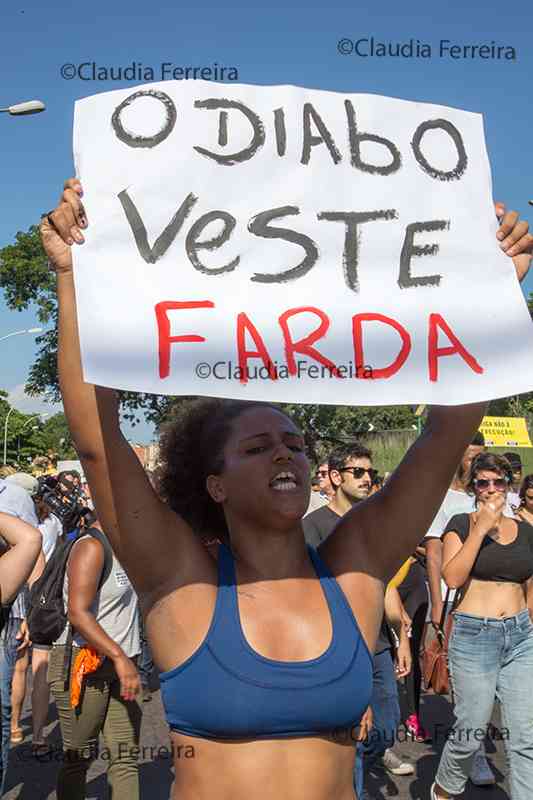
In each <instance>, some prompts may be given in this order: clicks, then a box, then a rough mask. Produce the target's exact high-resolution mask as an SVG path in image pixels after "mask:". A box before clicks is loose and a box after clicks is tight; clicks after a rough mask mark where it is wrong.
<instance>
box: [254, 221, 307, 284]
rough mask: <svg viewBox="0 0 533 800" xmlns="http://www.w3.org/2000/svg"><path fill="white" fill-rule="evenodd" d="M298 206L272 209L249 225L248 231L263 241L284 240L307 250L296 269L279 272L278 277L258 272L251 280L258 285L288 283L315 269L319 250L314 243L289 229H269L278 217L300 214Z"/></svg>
mask: <svg viewBox="0 0 533 800" xmlns="http://www.w3.org/2000/svg"><path fill="white" fill-rule="evenodd" d="M299 213H300V209H299V208H298V207H297V206H282V207H281V208H270V209H269V210H268V211H262V212H261V213H260V214H257V215H256V216H255V217H252V219H251V220H250V222H249V223H248V230H249V231H250V233H253V234H254V236H261V237H262V238H263V239H284V240H285V241H286V242H292V243H293V244H298V245H300V247H303V249H304V250H305V254H306V255H305V258H304V260H303V261H301V262H300V263H299V264H298V265H297V266H296V267H292V268H291V269H287V270H285V271H284V272H278V273H277V274H276V275H267V274H264V273H260V272H256V273H255V274H254V275H253V277H252V278H251V280H252V281H257V282H258V283H287V281H293V280H295V279H296V278H301V277H302V276H303V275H306V274H307V273H308V272H309V270H310V269H312V268H313V267H314V265H315V264H316V262H317V259H318V248H317V246H316V244H315V243H314V241H313V240H312V239H310V238H309V236H305V235H304V234H303V233H297V232H296V231H292V230H290V229H288V228H274V227H269V222H270V221H271V220H273V219H278V217H286V216H288V215H290V214H299Z"/></svg>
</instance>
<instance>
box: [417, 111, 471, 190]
mask: <svg viewBox="0 0 533 800" xmlns="http://www.w3.org/2000/svg"><path fill="white" fill-rule="evenodd" d="M437 128H440V129H441V130H443V131H445V133H447V134H448V136H450V138H451V139H452V141H453V143H454V145H455V147H456V149H457V164H456V165H455V167H454V169H452V170H449V171H448V172H444V171H442V170H440V169H437V168H436V167H432V166H431V164H430V163H429V161H428V160H427V158H426V157H425V156H424V154H423V153H422V150H421V149H420V143H421V141H422V137H423V136H424V134H425V133H426V131H432V130H435V129H437ZM411 147H412V148H413V153H414V156H415V158H416V160H417V161H418V163H419V164H420V166H421V167H422V169H423V170H424V172H426V173H427V174H428V175H429V176H430V177H431V178H435V179H436V180H439V181H455V180H457V181H458V180H460V179H461V178H462V176H463V175H464V173H465V170H466V167H467V164H468V156H467V155H466V150H465V146H464V143H463V140H462V138H461V134H460V133H459V131H458V130H457V128H456V127H455V125H453V124H452V123H451V122H448V120H446V119H428V120H427V121H426V122H421V123H420V125H419V126H418V128H417V129H416V131H415V135H414V136H413V141H412V142H411Z"/></svg>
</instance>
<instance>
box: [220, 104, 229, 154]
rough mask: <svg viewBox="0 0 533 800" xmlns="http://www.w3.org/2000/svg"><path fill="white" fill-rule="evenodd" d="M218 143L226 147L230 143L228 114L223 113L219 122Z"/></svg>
mask: <svg viewBox="0 0 533 800" xmlns="http://www.w3.org/2000/svg"><path fill="white" fill-rule="evenodd" d="M218 143H219V145H220V146H221V147H225V146H226V145H227V143H228V112H227V111H221V112H220V116H219V120H218Z"/></svg>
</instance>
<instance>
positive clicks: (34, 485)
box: [5, 472, 39, 496]
mask: <svg viewBox="0 0 533 800" xmlns="http://www.w3.org/2000/svg"><path fill="white" fill-rule="evenodd" d="M5 480H6V481H7V483H14V484H15V485H16V486H20V488H21V489H25V490H26V491H27V492H28V494H29V495H32V496H33V495H34V494H35V493H36V492H37V489H38V488H39V481H38V480H37V478H34V477H33V475H28V473H27V472H15V474H14V475H8V476H7V478H6V479H5Z"/></svg>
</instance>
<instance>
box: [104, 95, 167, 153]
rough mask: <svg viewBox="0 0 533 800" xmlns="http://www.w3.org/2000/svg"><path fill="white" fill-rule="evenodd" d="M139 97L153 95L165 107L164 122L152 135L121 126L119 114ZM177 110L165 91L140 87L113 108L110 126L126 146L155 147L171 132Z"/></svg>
mask: <svg viewBox="0 0 533 800" xmlns="http://www.w3.org/2000/svg"><path fill="white" fill-rule="evenodd" d="M139 97H153V98H154V99H155V100H159V101H160V102H161V103H163V105H164V107H165V122H164V125H163V127H162V128H161V130H160V131H159V132H158V133H156V134H155V135H154V136H138V135H137V134H135V133H133V132H132V131H128V130H126V128H125V127H124V126H123V124H122V121H121V119H120V116H121V114H122V112H123V111H124V109H125V108H127V107H128V106H130V105H131V104H132V103H133V102H134V101H135V100H137V99H138V98H139ZM176 118H177V112H176V106H175V105H174V103H173V102H172V100H171V99H170V97H169V96H168V94H165V92H156V91H155V90H154V89H142V90H141V91H139V92H134V93H133V94H130V96H129V97H126V99H125V100H123V101H122V103H121V104H120V105H119V106H117V107H116V108H115V110H114V111H113V116H112V117H111V127H112V128H113V130H114V131H115V134H116V136H117V139H120V141H121V142H124V144H127V145H128V147H156V146H157V145H158V144H161V142H164V140H165V139H166V138H167V136H169V135H170V133H172V130H173V128H174V125H175V124H176Z"/></svg>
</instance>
